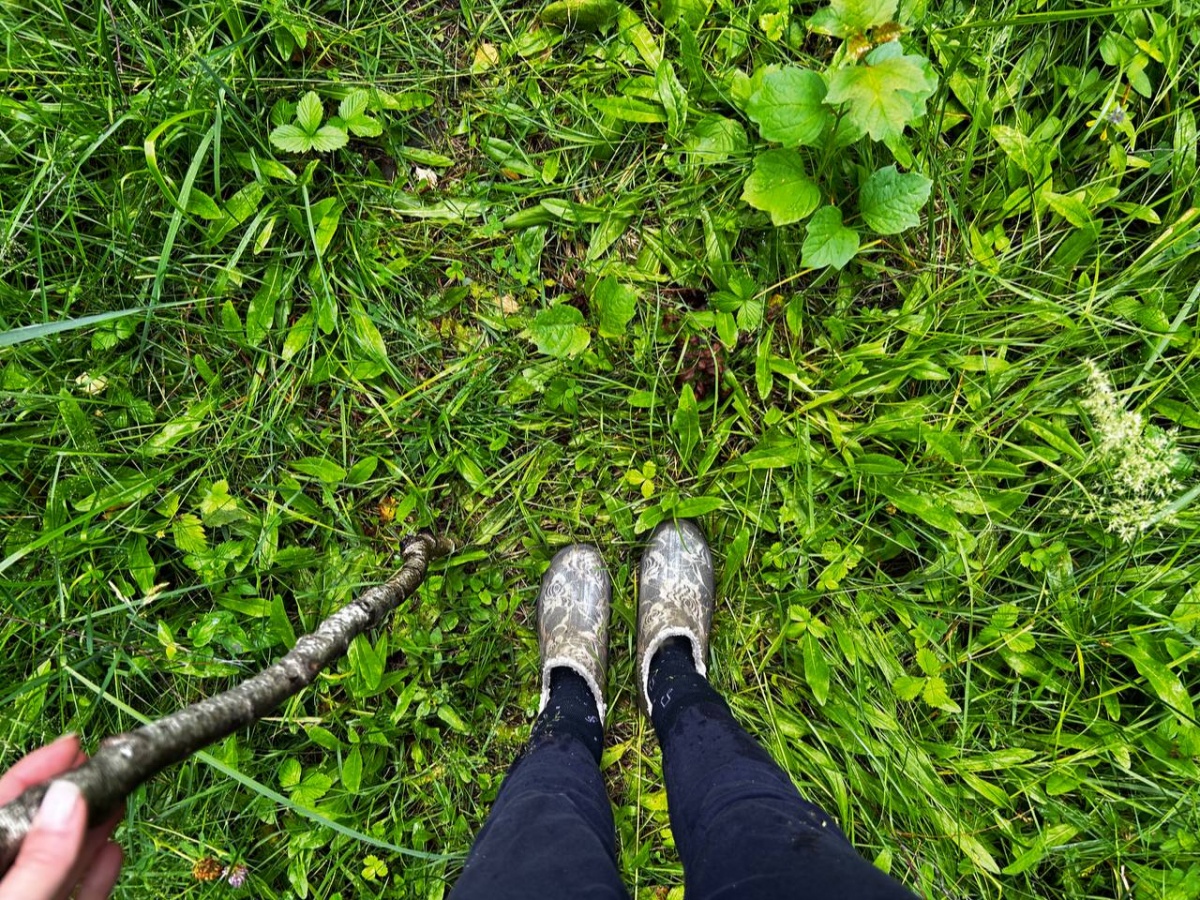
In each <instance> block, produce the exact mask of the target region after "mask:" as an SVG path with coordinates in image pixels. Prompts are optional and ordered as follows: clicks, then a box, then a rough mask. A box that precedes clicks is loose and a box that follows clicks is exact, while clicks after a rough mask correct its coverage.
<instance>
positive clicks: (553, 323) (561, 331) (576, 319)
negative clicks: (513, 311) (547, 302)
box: [529, 304, 592, 359]
mask: <svg viewBox="0 0 1200 900" xmlns="http://www.w3.org/2000/svg"><path fill="white" fill-rule="evenodd" d="M529 335H530V337H531V338H532V339H533V342H534V344H536V345H537V348H538V350H540V351H541V352H542V353H545V354H546V355H547V356H553V357H554V358H555V359H566V358H567V357H570V356H576V355H578V354H580V353H582V352H583V351H584V350H586V349H587V345H588V344H589V343H591V339H592V338H591V335H590V334H588V330H587V329H586V328H585V327H584V325H583V314H582V313H581V312H580V311H579V310H577V309H576V308H575V307H573V306H567V305H566V304H559V305H558V306H551V307H549V308H548V309H543V310H541V311H540V312H539V313H538V314H537V315H536V316H534V319H533V322H531V323H530V325H529Z"/></svg>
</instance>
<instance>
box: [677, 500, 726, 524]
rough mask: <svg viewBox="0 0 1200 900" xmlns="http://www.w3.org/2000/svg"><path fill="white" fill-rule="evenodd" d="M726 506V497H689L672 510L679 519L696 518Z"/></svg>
mask: <svg viewBox="0 0 1200 900" xmlns="http://www.w3.org/2000/svg"><path fill="white" fill-rule="evenodd" d="M724 508H725V498H724V497H688V499H686V500H681V501H679V504H678V505H677V506H675V507H674V508H673V509H672V510H671V515H672V516H674V517H675V518H677V519H695V518H699V517H700V516H707V515H708V514H709V513H710V512H716V511H717V510H718V509H724Z"/></svg>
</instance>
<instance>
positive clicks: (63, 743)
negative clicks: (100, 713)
mask: <svg viewBox="0 0 1200 900" xmlns="http://www.w3.org/2000/svg"><path fill="white" fill-rule="evenodd" d="M85 759H87V757H86V756H85V755H84V753H83V751H82V750H81V749H80V748H79V738H77V737H76V736H75V735H73V734H72V735H67V736H66V737H61V738H59V739H58V740H57V741H55V742H54V743H53V744H49V745H47V746H45V747H42V748H41V749H40V750H35V751H34V752H33V753H30V754H29V755H28V756H26V757H25V758H24V759H22V760H20V761H19V762H18V763H17V764H16V765H14V766H13V767H12V768H11V769H9V770H8V771H7V772H6V773H5V774H4V776H3V777H2V778H0V805H3V804H5V803H7V802H8V801H10V800H12V799H14V798H15V797H18V796H19V795H20V794H21V792H22V791H24V790H25V789H26V788H27V787H30V786H32V785H35V784H40V783H41V782H43V781H46V780H47V779H50V778H53V777H54V776H55V775H61V774H62V773H63V772H69V771H70V770H71V769H74V768H76V767H77V766H79V765H80V764H81V763H82V762H83V761H84V760H85ZM120 819H121V811H119V810H118V811H117V812H115V813H114V814H113V815H112V816H110V817H109V819H108V821H107V822H103V823H101V824H99V825H97V826H96V827H95V828H92V829H90V830H89V829H88V827H87V806H86V805H85V804H84V801H83V796H82V795H81V794H80V793H79V789H78V788H77V787H75V786H74V785H73V784H71V783H70V782H66V781H56V782H54V783H53V785H52V786H51V788H50V790H49V791H47V792H46V799H45V800H43V801H42V805H41V808H40V809H39V810H38V813H37V815H36V816H35V817H34V819H33V827H32V828H30V830H29V834H27V835H26V836H25V840H24V842H23V843H22V844H21V850H20V852H19V853H18V854H17V858H16V860H14V861H13V864H12V868H10V869H9V870H8V874H6V875H5V876H4V879H3V880H2V881H0V900H66V898H68V897H74V898H75V900H105V898H106V897H108V896H109V894H110V893H111V892H112V889H113V885H115V884H116V883H117V873H118V872H120V870H121V861H122V858H123V857H122V854H121V848H120V847H118V846H117V845H116V844H114V843H112V842H111V841H110V840H109V837H110V836H111V835H112V833H113V829H114V828H116V827H117V822H119V821H120Z"/></svg>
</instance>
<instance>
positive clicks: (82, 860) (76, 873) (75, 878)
mask: <svg viewBox="0 0 1200 900" xmlns="http://www.w3.org/2000/svg"><path fill="white" fill-rule="evenodd" d="M124 814H125V810H124V808H121V809H119V810H117V811H116V812H114V813H113V814H112V815H110V816H109V817H108V818H107V819H106V820H105V821H103V822H101V823H100V824H99V825H97V826H96V827H95V828H91V829H89V830H88V833H87V835H86V836H85V837H84V839H83V848H82V849H81V850H80V851H79V855H78V856H77V857H76V859H75V864H74V865H73V866H72V867H71V872H70V874H69V875H68V876H67V878H66V881H65V883H66V884H67V887H68V891H67V893H68V894H69V893H70V888H71V887H72V886H73V885H75V884H78V883H79V882H80V881H81V880H86V876H87V874H88V872H89V871H91V869H92V868H93V867H94V866H95V865H96V860H97V857H98V855H99V854H100V853H101V852H102V851H103V850H104V849H105V848H106V847H107V846H108V844H109V837H110V836H111V835H112V833H113V830H114V829H115V828H116V827H117V823H118V822H120V821H121V816H123V815H124Z"/></svg>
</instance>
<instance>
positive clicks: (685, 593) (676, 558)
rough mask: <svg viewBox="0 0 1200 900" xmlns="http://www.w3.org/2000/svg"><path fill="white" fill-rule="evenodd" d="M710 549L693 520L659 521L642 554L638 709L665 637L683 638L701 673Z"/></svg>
mask: <svg viewBox="0 0 1200 900" xmlns="http://www.w3.org/2000/svg"><path fill="white" fill-rule="evenodd" d="M713 585H714V582H713V562H712V554H711V553H710V552H709V549H708V543H707V542H706V541H705V540H704V535H703V533H702V532H701V531H700V529H699V527H697V525H696V524H695V523H694V522H689V521H687V520H683V519H680V520H676V521H671V522H663V523H662V524H661V525H659V526H658V527H657V528H656V529H654V533H653V534H652V535H651V536H650V541H649V543H647V544H646V549H645V551H644V552H643V553H642V566H641V575H640V577H639V580H638V635H637V668H636V672H637V676H638V699H639V700H640V702H641V704H642V710H643V711H644V712H647V711H648V710H649V708H650V692H649V681H650V661H651V660H652V659H653V658H654V654H655V652H656V651H657V650H658V648H659V647H661V646H662V644H663V642H664V641H666V640H667V639H668V638H673V637H685V638H687V639H688V640H689V641H690V642H691V644H692V659H693V661H694V662H695V664H696V671H697V672H699V673H700V674H701V675H703V674H705V672H706V671H707V666H706V665H705V660H706V659H707V657H708V632H709V628H710V627H711V625H712V613H713V602H714V601H713V598H714V594H715V590H714V586H713Z"/></svg>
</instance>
